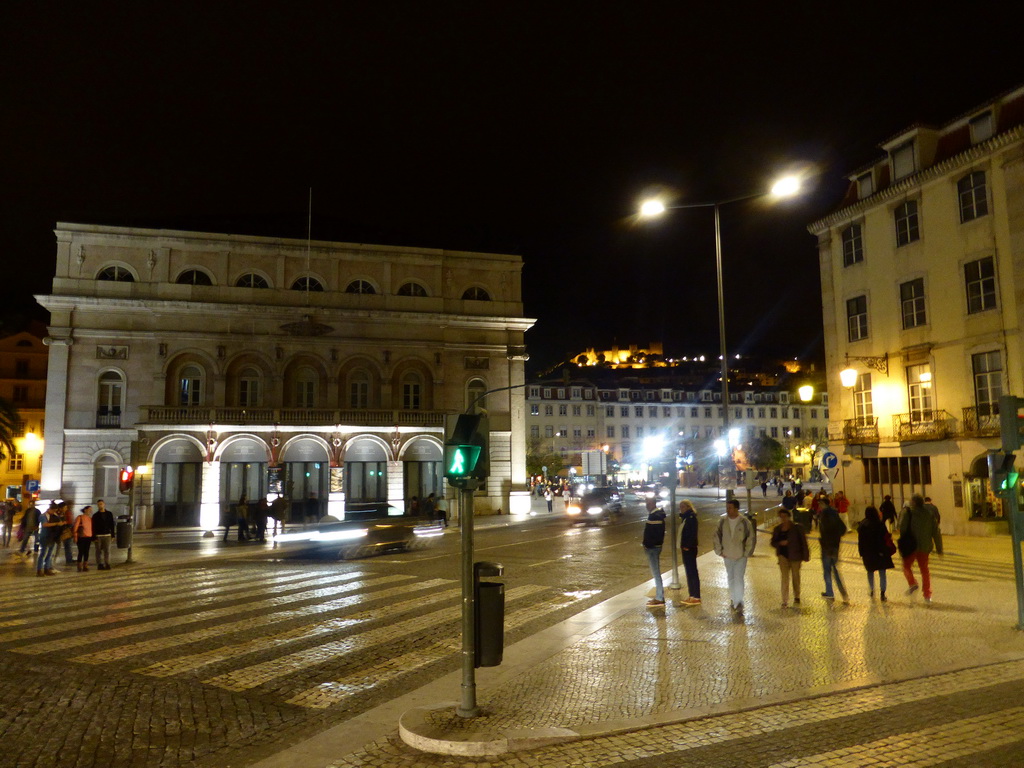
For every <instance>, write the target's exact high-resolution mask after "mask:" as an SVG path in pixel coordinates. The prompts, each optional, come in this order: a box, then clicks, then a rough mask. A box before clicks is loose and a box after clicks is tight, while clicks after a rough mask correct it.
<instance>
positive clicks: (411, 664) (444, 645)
mask: <svg viewBox="0 0 1024 768" xmlns="http://www.w3.org/2000/svg"><path fill="white" fill-rule="evenodd" d="M587 596H588V595H583V594H574V595H565V594H558V595H555V596H553V597H549V598H546V599H545V600H542V601H540V602H537V603H534V604H532V605H529V606H527V607H525V608H522V609H519V610H516V611H513V612H512V613H511V614H509V615H508V616H507V617H506V619H505V631H506V632H509V631H512V630H514V629H517V628H518V627H521V626H523V625H525V624H528V623H530V622H531V621H533V620H535V619H537V618H540V617H542V616H544V615H545V614H548V613H551V612H552V611H557V610H560V609H562V608H565V607H567V606H570V605H572V604H574V603H577V602H579V601H580V600H583V599H585V598H586V597H587ZM460 648H461V639H460V638H459V637H457V636H453V637H449V638H447V639H445V640H442V641H439V642H436V643H432V644H430V645H429V646H427V647H426V648H421V649H417V650H413V651H410V652H409V653H404V654H402V655H401V656H396V657H392V658H389V659H386V660H385V661H383V662H381V663H380V664H376V665H374V666H372V667H367V668H364V669H361V670H359V671H358V672H355V673H353V674H351V675H348V676H346V677H343V678H341V679H340V680H334V681H331V682H326V683H321V684H320V685H318V686H315V687H313V688H309V689H307V690H304V691H301V692H299V693H297V694H295V695H294V696H292V697H291V698H289V699H287V700H286V702H285V703H287V704H295V705H297V706H300V707H308V708H311V709H326V708H327V707H330V706H333V705H335V704H338V703H339V702H342V701H344V700H345V699H347V698H348V697H349V696H351V695H353V694H355V693H361V692H362V691H368V690H372V689H374V688H381V687H383V686H384V685H387V684H388V683H390V682H391V681H392V680H394V679H396V678H398V677H401V676H402V675H404V674H406V673H408V672H413V671H415V670H417V669H419V668H420V667H424V666H426V665H427V664H431V663H433V662H435V661H438V660H439V659H442V658H445V657H450V656H451V654H452V653H453V652H455V651H457V650H459V649H460Z"/></svg>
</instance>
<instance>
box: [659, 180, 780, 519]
mask: <svg viewBox="0 0 1024 768" xmlns="http://www.w3.org/2000/svg"><path fill="white" fill-rule="evenodd" d="M799 191H800V179H799V178H798V177H796V176H787V177H784V178H782V179H779V180H778V181H776V182H775V183H774V184H773V185H772V187H771V191H770V192H759V193H757V194H753V195H743V196H742V197H734V198H730V199H728V200H720V201H717V202H713V203H690V204H687V205H666V204H665V203H664V201H662V200H658V199H651V200H645V201H644V202H643V203H642V204H641V205H640V217H641V218H644V219H650V218H655V217H657V216H661V215H663V214H664V213H665V212H666V211H667V210H669V209H676V210H678V209H685V208H714V211H715V268H716V272H717V275H718V345H719V359H720V360H721V361H722V427H723V429H722V433H723V434H725V435H728V434H729V355H728V354H727V352H726V343H725V289H724V286H723V282H722V234H721V217H720V214H719V209H720V208H721V207H722V206H723V205H727V204H729V203H738V202H740V201H741V200H752V199H754V198H756V197H765V196H767V195H770V196H772V197H775V198H783V197H792V196H793V195H795V194H797V193H798V192H799ZM701 359H702V360H703V357H702V358H701ZM719 455H720V456H721V455H722V454H719ZM725 469H726V471H727V472H728V473H729V474H730V477H731V478H733V480H734V479H735V478H734V475H735V473H734V472H733V471H732V469H733V462H732V456H731V454H730V455H729V456H728V457H727V460H726V462H725ZM733 480H731V481H730V484H729V485H730V487H729V488H727V489H726V498H727V499H728V498H732V487H731V486H732V481H733Z"/></svg>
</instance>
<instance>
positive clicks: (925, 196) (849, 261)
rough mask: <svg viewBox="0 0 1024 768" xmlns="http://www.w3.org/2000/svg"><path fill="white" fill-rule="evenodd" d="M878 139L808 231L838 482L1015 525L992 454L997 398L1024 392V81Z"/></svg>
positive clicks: (959, 529) (865, 500) (991, 526)
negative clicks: (999, 493) (994, 489)
mask: <svg viewBox="0 0 1024 768" xmlns="http://www.w3.org/2000/svg"><path fill="white" fill-rule="evenodd" d="M881 148H882V149H883V150H884V151H885V155H884V156H883V157H881V158H880V159H879V160H877V161H876V162H873V163H871V164H870V165H868V166H866V167H864V168H861V169H860V170H858V171H856V172H855V173H853V174H851V175H850V177H849V180H850V185H849V188H848V191H847V194H846V197H845V199H844V200H843V202H842V204H841V205H840V207H839V208H838V209H837V210H835V211H833V212H832V213H830V214H829V215H828V216H826V217H825V218H823V219H821V220H819V221H816V222H814V223H813V224H811V225H810V227H809V230H810V232H811V233H812V234H814V235H815V236H816V237H817V238H818V250H819V261H820V269H821V284H822V301H823V306H824V332H825V352H826V370H827V371H828V374H829V378H828V390H829V393H830V395H831V396H832V397H831V402H832V413H831V415H832V421H831V424H830V431H831V436H832V441H831V446H832V448H833V450H835V452H836V453H838V454H840V457H841V460H842V463H841V471H840V473H839V475H838V477H837V479H836V485H837V487H839V488H844V489H845V490H846V493H847V495H848V496H849V497H850V498H851V499H852V500H853V504H854V506H855V508H860V509H863V507H864V506H865V505H867V504H874V505H877V504H878V503H879V502H880V501H881V500H882V498H883V496H884V495H891V496H892V497H893V499H894V500H895V502H896V504H897V505H900V504H904V503H907V502H909V500H910V496H911V494H913V493H921V494H924V495H927V496H931V497H932V500H933V501H934V503H935V504H936V505H937V506H938V508H939V510H940V512H941V515H942V527H943V530H944V531H946V532H948V533H957V534H988V533H996V532H1005V531H1006V530H1007V526H1006V520H1005V518H1004V515H1003V507H1002V503H1001V501H1000V500H999V499H997V498H995V497H994V496H993V495H992V493H991V492H990V489H989V483H988V472H987V467H986V460H985V454H986V451H987V450H989V449H993V448H997V447H998V446H999V444H1000V441H999V407H998V399H999V396H1000V395H1002V394H1016V395H1024V358H1022V353H1024V350H1022V341H1021V330H1022V315H1021V312H1022V309H1021V308H1022V307H1024V88H1018V89H1016V90H1014V91H1012V92H1009V93H1006V94H1004V95H1002V96H1000V97H998V98H995V99H993V100H991V101H989V102H986V103H985V104H982V105H981V106H979V107H976V108H975V109H972V110H971V111H969V112H967V113H965V114H963V115H961V116H960V117H958V118H956V119H954V120H952V121H951V122H949V123H946V124H945V125H943V126H941V127H938V128H934V127H930V126H924V125H916V126H913V127H911V128H908V129H907V130H905V131H902V132H901V133H899V134H897V135H896V136H893V137H892V138H891V139H889V140H888V141H886V142H884V143H883V144H882V145H881ZM844 370H845V371H846V373H845V374H844V376H845V378H846V379H847V380H846V381H845V382H844V381H842V380H841V377H840V372H841V371H844Z"/></svg>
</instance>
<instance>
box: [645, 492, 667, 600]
mask: <svg viewBox="0 0 1024 768" xmlns="http://www.w3.org/2000/svg"><path fill="white" fill-rule="evenodd" d="M664 543H665V512H664V510H662V509H661V508H660V507H659V506H658V500H657V499H654V498H648V499H647V524H646V525H645V526H644V539H643V544H644V554H645V555H647V562H648V564H649V565H650V566H651V575H652V576H653V577H654V599H653V600H648V601H647V605H648V606H651V607H654V606H659V605H664V604H665V585H664V584H663V583H662V581H661V547H662V545H664Z"/></svg>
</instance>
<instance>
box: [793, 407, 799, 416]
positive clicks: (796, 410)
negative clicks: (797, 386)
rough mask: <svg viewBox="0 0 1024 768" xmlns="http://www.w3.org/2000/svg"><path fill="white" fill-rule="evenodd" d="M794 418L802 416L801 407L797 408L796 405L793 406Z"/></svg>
mask: <svg viewBox="0 0 1024 768" xmlns="http://www.w3.org/2000/svg"><path fill="white" fill-rule="evenodd" d="M793 418H794V419H799V418H800V409H799V408H797V407H796V406H794V407H793Z"/></svg>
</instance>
